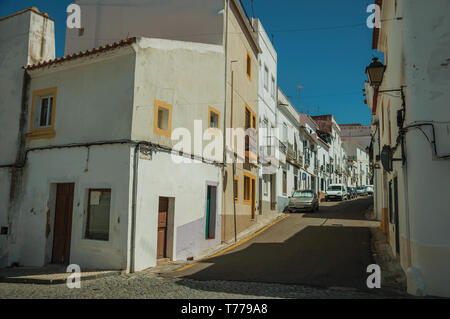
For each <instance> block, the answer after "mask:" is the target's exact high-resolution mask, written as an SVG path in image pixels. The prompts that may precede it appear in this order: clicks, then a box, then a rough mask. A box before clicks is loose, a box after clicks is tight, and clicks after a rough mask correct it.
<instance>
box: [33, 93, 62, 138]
mask: <svg viewBox="0 0 450 319" xmlns="http://www.w3.org/2000/svg"><path fill="white" fill-rule="evenodd" d="M56 95H57V88H56V87H52V88H47V89H43V90H36V91H33V98H32V102H31V103H32V104H31V114H30V131H29V132H28V134H27V137H28V138H29V139H45V138H53V137H54V136H55V110H56Z"/></svg>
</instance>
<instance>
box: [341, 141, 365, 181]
mask: <svg viewBox="0 0 450 319" xmlns="http://www.w3.org/2000/svg"><path fill="white" fill-rule="evenodd" d="M342 141H343V147H344V149H345V154H346V161H345V162H346V163H347V164H346V166H347V167H346V176H347V178H346V184H347V186H353V187H357V186H367V185H371V184H370V181H371V170H370V163H369V153H368V152H367V150H366V147H365V146H364V145H362V144H360V143H358V142H355V141H353V140H347V139H345V138H343V139H342Z"/></svg>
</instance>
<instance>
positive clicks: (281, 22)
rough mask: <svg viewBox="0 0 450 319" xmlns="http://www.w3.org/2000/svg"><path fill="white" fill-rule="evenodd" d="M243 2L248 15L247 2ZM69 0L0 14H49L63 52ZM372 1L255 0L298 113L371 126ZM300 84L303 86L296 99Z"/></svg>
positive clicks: (4, 1) (4, 8)
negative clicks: (366, 90)
mask: <svg viewBox="0 0 450 319" xmlns="http://www.w3.org/2000/svg"><path fill="white" fill-rule="evenodd" d="M242 1H243V3H244V5H245V8H246V10H247V13H248V14H249V15H250V16H252V15H253V14H252V9H251V5H250V4H251V1H250V0H242ZM71 2H72V1H69V0H0V17H2V16H5V15H8V14H11V13H13V12H16V11H19V10H21V9H24V8H28V7H31V6H36V7H38V8H39V10H40V11H41V12H48V13H49V15H50V17H52V18H53V19H54V20H55V23H56V55H57V56H62V55H63V53H64V41H65V40H64V39H65V21H66V18H67V14H66V8H67V6H68V5H69V4H70V3H71ZM373 2H374V1H373V0H340V1H336V0H322V1H318V0H254V13H255V16H256V17H258V18H260V20H261V22H262V23H263V25H264V28H265V29H266V31H267V32H268V33H269V35H271V34H273V36H274V44H275V48H276V50H277V52H278V85H279V86H280V87H281V88H282V90H283V91H284V92H285V94H286V95H288V96H289V97H290V99H291V102H292V103H293V104H294V105H295V106H296V107H297V109H299V111H301V112H303V113H305V112H307V111H309V114H311V115H316V114H319V113H318V108H317V107H320V114H330V113H331V114H333V115H334V116H335V117H336V119H337V121H338V122H339V123H341V124H344V123H362V124H370V110H369V109H368V108H367V105H365V104H364V97H363V96H362V94H363V92H362V89H363V87H364V86H363V83H364V80H365V75H364V69H365V67H366V66H367V65H368V64H369V63H370V60H371V57H372V55H373V53H374V52H373V51H372V50H371V44H372V30H370V29H368V28H367V27H366V26H365V22H366V19H367V17H368V15H369V14H368V13H366V8H367V6H368V5H369V4H371V3H373ZM358 24H359V25H358ZM355 25H356V26H355ZM347 26H348V27H347ZM376 55H377V56H379V54H376ZM298 85H301V86H303V87H304V88H303V89H302V90H301V91H300V98H299V97H298V91H297V89H296V88H297V86H298Z"/></svg>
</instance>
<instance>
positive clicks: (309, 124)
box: [299, 114, 319, 193]
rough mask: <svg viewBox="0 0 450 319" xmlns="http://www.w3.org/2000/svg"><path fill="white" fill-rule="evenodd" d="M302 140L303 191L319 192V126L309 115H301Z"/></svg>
mask: <svg viewBox="0 0 450 319" xmlns="http://www.w3.org/2000/svg"><path fill="white" fill-rule="evenodd" d="M299 119H300V139H301V144H302V149H303V155H302V157H303V166H302V168H301V172H300V174H301V186H300V188H301V189H311V190H313V191H315V192H316V193H318V191H319V188H318V186H319V184H318V183H319V182H318V174H319V162H318V135H317V129H318V128H319V126H318V125H317V123H316V122H315V121H314V120H313V119H312V118H311V116H309V115H307V114H299Z"/></svg>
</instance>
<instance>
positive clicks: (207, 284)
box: [0, 271, 406, 299]
mask: <svg viewBox="0 0 450 319" xmlns="http://www.w3.org/2000/svg"><path fill="white" fill-rule="evenodd" d="M403 297H406V296H405V295H400V294H397V293H392V294H386V292H383V294H380V293H377V292H376V291H374V292H373V293H371V292H365V291H358V290H355V289H349V288H327V289H321V288H315V287H307V286H296V285H282V284H268V283H251V282H250V283H249V282H235V281H195V280H190V279H171V278H162V277H160V276H158V274H156V273H154V272H152V271H143V272H140V273H136V274H123V275H120V276H113V277H107V278H100V279H94V280H89V281H84V282H83V281H82V282H81V288H80V289H69V288H67V286H66V285H65V284H58V285H33V284H14V283H0V298H1V299H5V298H25V299H30V298H33V299H34V298H40V299H48V298H56V299H58V298H69V299H70V298H76V299H103V298H112V299H129V298H133V299H142V298H151V299H157V298H158V299H159V298H161V299H173V298H178V299H204V298H214V299H242V298H249V299H255V298H256V299H258V298H296V299H297V298H403Z"/></svg>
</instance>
